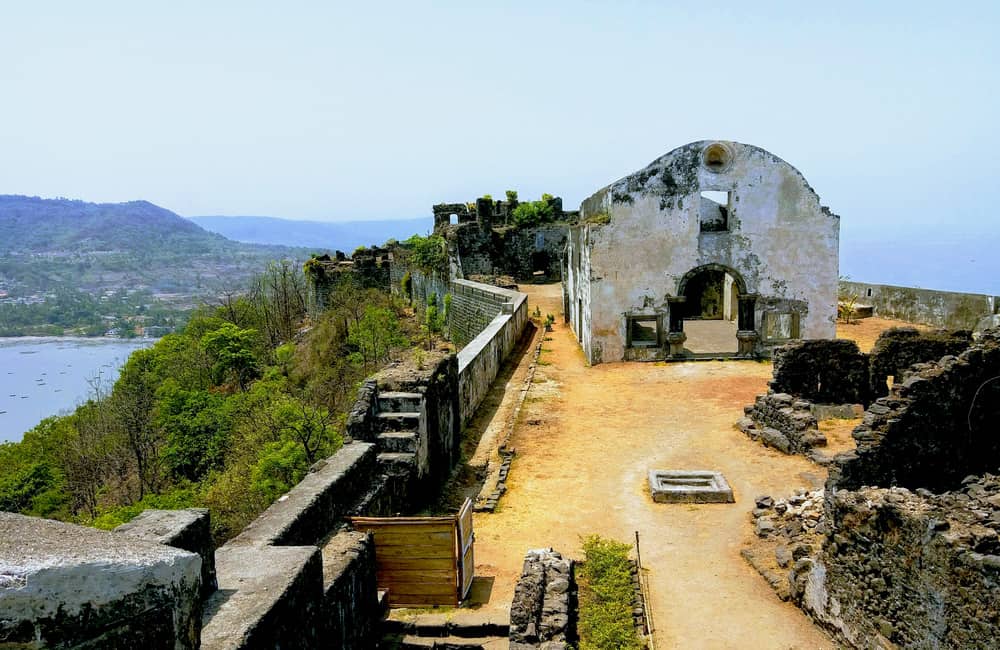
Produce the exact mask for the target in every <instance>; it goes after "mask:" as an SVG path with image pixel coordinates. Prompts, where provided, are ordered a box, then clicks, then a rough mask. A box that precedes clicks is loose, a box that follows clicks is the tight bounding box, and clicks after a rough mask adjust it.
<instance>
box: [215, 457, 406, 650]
mask: <svg viewBox="0 0 1000 650" xmlns="http://www.w3.org/2000/svg"><path fill="white" fill-rule="evenodd" d="M385 474H386V468H384V467H383V466H382V465H381V464H380V463H379V462H378V457H377V450H376V447H375V445H374V444H370V443H365V442H360V441H355V442H348V443H346V444H345V445H344V447H343V448H341V449H340V450H339V451H338V452H337V453H336V454H334V455H333V456H331V457H330V458H328V459H326V460H324V461H320V462H319V463H317V464H316V465H315V466H314V467H313V468H312V469H311V470H310V473H309V474H308V475H307V476H306V477H305V478H304V479H303V480H302V481H301V482H300V483H299V484H298V485H296V486H295V487H293V488H292V489H291V490H290V491H289V492H288V493H287V494H286V495H284V496H283V497H282V498H280V499H278V501H276V502H275V503H273V504H272V505H271V507H269V508H268V509H267V510H265V511H264V513H263V514H261V515H260V516H259V517H258V518H257V519H256V520H254V521H253V522H252V523H251V524H250V525H249V526H247V528H246V529H244V530H243V532H242V533H240V534H239V535H237V536H236V537H235V538H233V539H232V540H230V541H229V542H228V543H227V544H226V545H224V546H223V547H221V548H220V549H219V550H218V551H216V555H215V558H216V565H217V573H218V581H219V591H217V592H216V593H215V594H214V595H213V596H212V597H211V598H210V599H209V600H208V602H207V603H206V608H205V616H204V626H203V631H202V647H203V648H206V649H215V648H227V649H229V648H258V647H277V646H279V645H280V646H281V647H323V646H327V645H333V647H343V648H369V647H371V637H370V636H365V635H359V634H358V633H357V632H356V630H370V629H372V627H373V626H374V621H375V620H377V618H378V616H379V614H378V603H377V597H376V594H375V586H374V572H375V563H374V553H373V552H372V551H371V548H370V540H367V538H364V537H363V536H362V538H359V537H358V536H357V535H355V534H353V533H347V532H341V533H339V534H334V533H337V531H338V530H339V529H340V527H341V526H342V525H343V522H344V519H345V517H346V516H348V515H351V514H358V513H359V512H365V513H367V511H368V507H369V504H371V503H373V502H374V503H378V502H380V500H381V499H384V494H383V492H386V491H389V493H390V494H393V495H394V496H395V497H396V498H399V497H400V496H401V495H402V492H401V491H398V490H396V491H393V490H392V489H391V488H392V485H393V484H392V482H391V481H388V480H387V477H386V476H385ZM398 505H399V504H398V502H397V503H392V504H389V505H388V506H387V507H389V508H395V507H398ZM331 535H332V537H331ZM348 598H352V599H353V600H352V601H351V602H350V603H347V602H345V600H346V599H348ZM338 642H339V643H340V644H341V645H337V643H338Z"/></svg>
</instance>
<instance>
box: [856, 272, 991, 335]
mask: <svg viewBox="0 0 1000 650" xmlns="http://www.w3.org/2000/svg"><path fill="white" fill-rule="evenodd" d="M840 286H841V287H842V288H843V290H844V291H846V292H848V293H854V294H856V295H857V296H858V297H859V302H861V303H864V304H865V305H869V306H871V307H872V308H873V313H874V315H875V316H880V317H882V318H891V319H893V320H900V321H905V322H907V323H922V324H924V325H931V326H933V327H947V328H952V329H972V328H973V326H975V324H976V321H977V319H979V318H981V317H982V316H985V315H986V314H991V313H993V312H994V310H995V309H996V308H997V305H998V304H1000V301H998V297H997V296H989V295H984V294H975V293H957V292H954V291H937V290H934V289H918V288H914V287H897V286H893V285H888V284H868V283H865V282H850V281H841V283H840Z"/></svg>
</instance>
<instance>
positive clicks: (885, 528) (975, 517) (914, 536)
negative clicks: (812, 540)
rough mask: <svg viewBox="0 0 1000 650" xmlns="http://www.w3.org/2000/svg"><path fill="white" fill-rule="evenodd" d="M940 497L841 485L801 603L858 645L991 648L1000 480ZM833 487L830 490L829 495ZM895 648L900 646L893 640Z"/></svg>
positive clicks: (998, 573)
mask: <svg viewBox="0 0 1000 650" xmlns="http://www.w3.org/2000/svg"><path fill="white" fill-rule="evenodd" d="M965 483H966V484H965V485H964V486H962V489H960V490H958V491H955V492H948V493H944V494H939V495H932V494H930V493H924V494H917V493H914V492H911V491H909V490H907V489H903V488H889V489H886V488H866V489H863V490H860V491H848V490H837V491H836V493H835V494H833V495H830V496H828V499H827V504H828V505H827V519H828V522H829V523H830V527H831V534H830V535H829V539H828V541H827V543H826V544H825V546H824V550H823V553H822V555H821V556H820V558H819V559H817V560H809V561H808V564H809V566H808V569H809V570H808V571H807V572H805V580H804V584H803V591H802V594H801V599H802V604H803V606H804V607H805V608H806V611H807V612H809V613H810V615H812V616H813V618H815V619H816V620H817V621H818V622H820V623H822V624H823V625H825V626H826V627H828V628H829V629H831V630H833V631H834V632H836V633H837V634H838V636H840V637H841V638H842V639H844V640H846V641H847V642H848V643H849V644H850V645H851V646H853V647H856V648H872V647H906V648H992V647H995V643H996V640H997V639H998V638H1000V618H998V616H997V612H998V611H1000V542H998V538H997V530H998V529H1000V481H998V479H997V477H996V476H995V475H992V474H986V475H984V476H982V477H979V478H978V479H977V478H974V477H970V479H969V480H968V481H966V482H965ZM828 493H829V491H828ZM889 644H893V645H891V646H890V645H889Z"/></svg>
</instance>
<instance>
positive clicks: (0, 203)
mask: <svg viewBox="0 0 1000 650" xmlns="http://www.w3.org/2000/svg"><path fill="white" fill-rule="evenodd" d="M308 253H309V251H307V250H306V249H300V248H292V247H287V246H261V245H254V244H245V243H240V242H235V241H231V240H229V239H226V238H225V237H223V236H221V235H218V234H216V233H210V232H208V231H206V230H204V229H203V228H201V227H199V226H198V225H196V224H194V223H192V222H191V221H189V220H187V219H184V218H183V217H181V216H179V215H177V214H175V213H174V212H171V211H170V210H167V209H165V208H161V207H159V206H156V205H154V204H152V203H149V202H147V201H131V202H128V203H87V202H85V201H73V200H68V199H41V198H38V197H29V196H16V195H0V335H10V334H21V333H47V334H50V333H62V332H66V331H86V333H95V332H97V331H100V329H101V327H100V325H101V323H111V322H121V321H122V320H123V319H126V318H127V317H129V316H130V314H131V315H134V314H136V313H147V312H149V311H157V310H159V312H160V313H161V317H158V318H157V319H156V322H155V323H154V324H160V323H161V322H165V323H169V322H170V321H171V318H169V315H170V314H173V315H179V314H180V313H182V312H184V311H186V310H188V309H190V308H191V307H193V306H194V305H196V304H197V303H199V302H202V301H210V302H211V301H213V300H214V299H215V298H217V297H218V296H220V295H221V294H222V293H224V292H230V291H234V290H238V289H242V288H244V287H246V285H247V282H248V280H249V279H250V278H251V277H252V276H254V275H256V274H258V273H260V272H262V271H263V270H264V269H265V268H266V267H267V265H268V263H269V262H271V261H274V260H291V261H292V262H293V263H294V264H295V265H296V266H297V265H299V264H301V263H302V262H303V261H304V260H305V259H306V258H308ZM68 312H80V313H79V314H76V313H68ZM162 314H166V315H162ZM132 320H137V319H136V318H135V317H134V316H133V317H132ZM138 322H142V319H138ZM146 323H147V324H149V320H148V319H147V320H146ZM42 328H44V329H42ZM74 328H76V329H75V330H74ZM53 329H55V331H53Z"/></svg>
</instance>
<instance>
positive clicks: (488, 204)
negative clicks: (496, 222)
mask: <svg viewBox="0 0 1000 650" xmlns="http://www.w3.org/2000/svg"><path fill="white" fill-rule="evenodd" d="M476 217H477V219H479V227H480V228H482V229H483V230H484V231H486V232H489V231H490V230H492V229H493V199H483V198H479V199H476Z"/></svg>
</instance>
